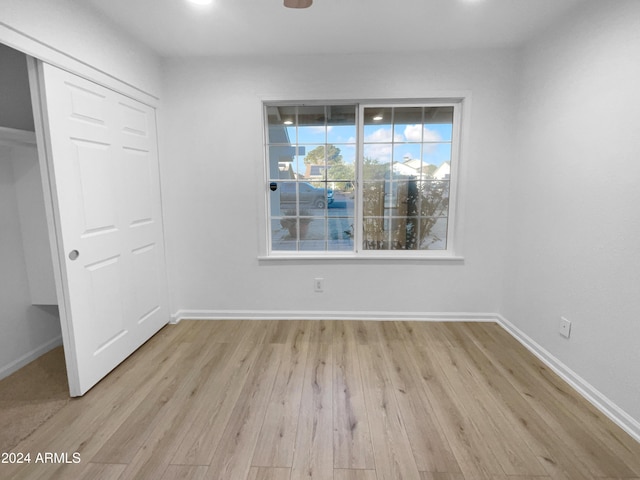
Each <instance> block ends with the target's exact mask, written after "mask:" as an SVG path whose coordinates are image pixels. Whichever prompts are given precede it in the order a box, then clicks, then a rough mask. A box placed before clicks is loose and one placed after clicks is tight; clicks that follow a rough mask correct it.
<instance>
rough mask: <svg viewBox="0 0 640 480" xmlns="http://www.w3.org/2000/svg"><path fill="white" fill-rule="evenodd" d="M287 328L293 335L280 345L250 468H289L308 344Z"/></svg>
mask: <svg viewBox="0 0 640 480" xmlns="http://www.w3.org/2000/svg"><path fill="white" fill-rule="evenodd" d="M291 326H292V327H294V328H293V329H292V333H293V335H289V336H288V337H287V341H286V343H283V344H282V345H283V354H282V355H283V356H282V360H281V361H280V368H279V370H278V374H277V375H276V380H275V383H274V386H273V391H272V393H271V398H270V400H269V406H268V407H267V411H266V414H265V419H264V422H263V425H262V429H261V431H260V436H259V438H258V443H257V445H256V450H255V452H254V454H253V461H252V463H251V464H252V465H253V466H258V467H289V468H290V467H291V466H292V465H293V451H294V447H295V442H296V432H297V429H298V419H299V416H300V400H301V398H302V389H303V384H304V374H305V366H306V362H307V353H308V350H309V342H308V341H307V339H308V337H306V336H305V332H304V330H300V329H297V328H295V327H296V325H295V324H292V325H291Z"/></svg>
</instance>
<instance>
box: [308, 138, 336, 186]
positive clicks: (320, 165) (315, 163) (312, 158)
mask: <svg viewBox="0 0 640 480" xmlns="http://www.w3.org/2000/svg"><path fill="white" fill-rule="evenodd" d="M300 148H301V149H304V151H303V150H300V155H304V157H303V160H302V162H301V163H300V173H301V175H302V177H303V178H304V179H305V180H309V181H315V180H320V181H321V180H324V179H326V178H327V177H326V172H327V161H328V159H327V157H332V156H333V157H335V156H336V155H339V152H338V153H336V151H335V148H331V147H330V148H327V147H326V146H325V145H324V144H323V145H307V146H305V147H300ZM333 157H332V158H331V159H332V160H334V158H333Z"/></svg>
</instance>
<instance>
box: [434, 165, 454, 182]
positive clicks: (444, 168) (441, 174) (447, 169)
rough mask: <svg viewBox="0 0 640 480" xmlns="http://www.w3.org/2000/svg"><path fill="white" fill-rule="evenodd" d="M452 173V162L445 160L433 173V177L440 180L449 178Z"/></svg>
mask: <svg viewBox="0 0 640 480" xmlns="http://www.w3.org/2000/svg"><path fill="white" fill-rule="evenodd" d="M450 174H451V164H450V163H449V162H444V163H443V164H442V165H440V166H439V167H438V169H437V170H436V171H435V172H434V173H433V178H437V179H438V180H443V179H445V178H449V175H450Z"/></svg>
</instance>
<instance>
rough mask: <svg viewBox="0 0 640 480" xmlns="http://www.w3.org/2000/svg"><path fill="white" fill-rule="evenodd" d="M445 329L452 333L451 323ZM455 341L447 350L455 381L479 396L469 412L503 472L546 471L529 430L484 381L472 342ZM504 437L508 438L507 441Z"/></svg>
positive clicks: (470, 395)
mask: <svg viewBox="0 0 640 480" xmlns="http://www.w3.org/2000/svg"><path fill="white" fill-rule="evenodd" d="M451 325H453V324H451ZM444 330H445V331H446V332H447V334H448V335H450V334H451V333H452V332H451V329H450V325H445V328H444ZM452 344H455V345H456V346H455V347H448V348H447V349H446V352H447V357H448V358H449V359H450V360H451V361H452V362H453V363H454V364H455V366H456V374H455V381H459V382H460V386H459V391H461V392H462V391H463V388H464V389H466V391H467V392H468V394H469V397H470V398H475V399H476V401H475V402H469V403H470V404H471V405H472V406H473V407H475V408H469V409H468V412H470V413H471V414H472V415H473V416H474V418H476V419H477V421H478V425H479V426H480V425H482V426H481V427H480V428H482V431H483V432H484V433H485V434H486V435H487V443H488V446H489V448H490V449H491V450H492V451H493V453H494V455H495V456H496V458H497V459H498V460H499V462H500V464H501V466H502V469H503V470H504V473H505V474H506V475H533V476H539V475H543V476H544V475H546V474H547V471H546V470H545V469H544V467H543V465H542V463H541V462H540V461H539V460H538V459H537V458H536V456H535V455H534V454H533V451H532V450H531V448H530V447H529V444H528V443H527V439H529V434H528V431H527V430H525V429H523V428H521V425H519V423H518V422H517V421H515V422H514V421H513V419H512V418H508V417H507V414H508V410H507V409H505V408H504V405H502V401H501V398H500V396H499V395H494V392H493V391H492V389H491V388H490V387H489V385H488V384H487V383H485V382H483V381H482V380H483V379H484V378H483V376H482V375H481V373H480V365H479V364H478V362H482V358H479V357H476V358H475V359H473V358H471V357H470V350H471V351H473V346H472V345H470V344H466V343H464V338H463V337H460V338H454V339H453V340H452ZM452 381H453V380H452ZM489 382H491V380H490V381H489ZM505 438H508V439H509V440H508V441H505V440H504V439H505ZM530 440H531V439H530ZM531 441H532V440H531ZM530 443H531V442H530Z"/></svg>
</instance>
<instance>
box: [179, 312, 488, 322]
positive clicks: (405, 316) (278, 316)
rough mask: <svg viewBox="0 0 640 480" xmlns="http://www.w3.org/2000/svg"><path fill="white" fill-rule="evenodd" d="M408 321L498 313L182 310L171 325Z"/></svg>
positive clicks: (479, 317) (477, 317)
mask: <svg viewBox="0 0 640 480" xmlns="http://www.w3.org/2000/svg"><path fill="white" fill-rule="evenodd" d="M186 319H191V320H376V321H388V320H406V321H426V322H429V321H431V322H496V321H497V319H496V314H495V313H468V312H435V313H434V312H367V311H351V310H350V311H314V310H297V311H294V310H178V311H177V312H176V313H174V314H173V315H171V323H174V324H175V323H178V322H180V321H181V320H186Z"/></svg>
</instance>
